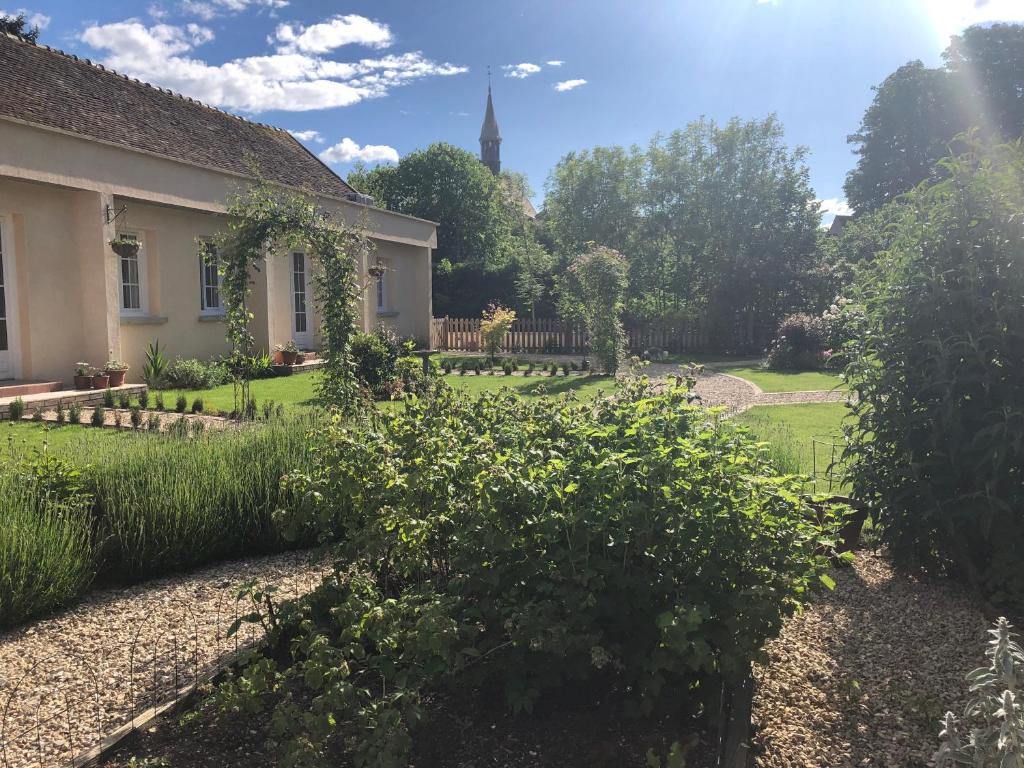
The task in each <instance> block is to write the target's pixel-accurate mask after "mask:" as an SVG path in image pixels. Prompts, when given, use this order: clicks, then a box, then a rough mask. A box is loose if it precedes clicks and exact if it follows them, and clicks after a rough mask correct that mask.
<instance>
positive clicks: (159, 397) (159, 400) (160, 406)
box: [154, 392, 167, 411]
mask: <svg viewBox="0 0 1024 768" xmlns="http://www.w3.org/2000/svg"><path fill="white" fill-rule="evenodd" d="M154 406H155V407H156V409H157V410H158V411H164V410H167V408H166V406H165V405H164V393H163V392H157V393H156V400H155V402H154Z"/></svg>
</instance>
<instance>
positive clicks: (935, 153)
mask: <svg viewBox="0 0 1024 768" xmlns="http://www.w3.org/2000/svg"><path fill="white" fill-rule="evenodd" d="M954 85H955V84H954V81H953V80H952V78H951V77H950V76H949V73H948V72H946V71H945V70H941V69H929V68H928V67H925V66H924V64H922V63H921V62H920V61H912V62H910V63H908V64H904V65H903V66H902V67H900V68H899V69H897V70H896V71H895V72H893V73H892V74H891V75H889V76H888V77H887V78H886V79H885V80H884V81H883V82H882V84H881V85H880V86H877V87H876V88H875V89H874V91H875V97H874V99H873V100H872V102H871V106H869V107H868V109H867V112H865V113H864V118H863V120H862V121H861V126H860V129H859V130H858V131H857V132H856V133H854V134H851V135H850V136H849V137H848V138H847V141H848V142H849V143H851V144H856V145H858V146H857V148H856V149H855V150H854V151H855V152H856V153H857V155H859V159H858V160H857V166H856V167H855V168H854V169H853V170H852V171H850V173H849V174H848V175H847V177H846V183H845V185H844V186H843V189H844V191H845V192H846V200H847V202H849V204H850V205H851V206H853V208H854V209H855V210H857V211H869V210H874V209H877V208H880V207H881V206H883V205H885V203H887V202H889V201H891V200H894V199H895V198H896V197H897V196H898V195H901V194H903V193H904V192H907V191H908V190H910V189H913V188H914V187H915V186H917V185H918V184H920V183H921V182H922V181H924V180H925V179H927V178H928V177H929V176H930V175H931V173H932V170H933V169H934V168H935V164H936V162H937V161H938V160H939V158H941V157H945V156H946V155H947V154H948V153H949V143H950V141H951V140H952V139H953V137H954V136H956V135H957V134H958V133H960V132H961V131H962V130H964V128H966V127H967V126H966V123H965V122H964V120H963V116H962V115H960V114H959V113H958V112H957V111H956V110H955V109H953V104H954V103H955V99H954V94H953V90H954Z"/></svg>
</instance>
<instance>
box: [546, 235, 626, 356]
mask: <svg viewBox="0 0 1024 768" xmlns="http://www.w3.org/2000/svg"><path fill="white" fill-rule="evenodd" d="M627 272H628V264H627V262H626V259H625V257H624V256H623V255H622V254H621V253H619V252H618V251H615V250H612V249H611V248H606V247H604V246H601V245H597V244H595V243H590V244H589V247H588V248H587V250H586V251H585V252H584V253H581V254H579V255H577V256H575V257H574V258H573V260H572V262H571V263H570V265H569V269H568V272H567V274H566V277H565V286H564V287H565V290H564V297H563V300H562V305H563V306H562V307H561V312H562V314H563V315H564V316H565V317H568V318H580V319H582V320H583V322H584V324H585V325H586V329H587V333H588V334H589V335H590V350H591V352H593V354H594V357H596V358H597V359H598V361H599V362H600V363H601V366H602V367H603V368H604V372H605V373H608V374H612V375H614V374H615V373H616V372H617V371H618V370H619V367H620V366H621V365H622V362H623V360H624V359H625V354H626V331H625V329H624V328H623V326H622V311H623V309H624V300H625V294H626V284H627Z"/></svg>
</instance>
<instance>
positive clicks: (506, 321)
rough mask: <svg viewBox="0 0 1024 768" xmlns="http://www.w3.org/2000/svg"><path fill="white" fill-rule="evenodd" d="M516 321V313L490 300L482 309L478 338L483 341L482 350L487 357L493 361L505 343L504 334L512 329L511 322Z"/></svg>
mask: <svg viewBox="0 0 1024 768" xmlns="http://www.w3.org/2000/svg"><path fill="white" fill-rule="evenodd" d="M515 321H516V313H515V312H514V311H513V310H511V309H508V308H507V307H503V306H501V304H499V303H498V302H496V301H492V302H491V303H490V304H488V305H487V309H485V310H484V314H483V319H482V320H481V321H480V338H481V339H482V341H483V345H484V352H485V353H486V354H487V359H488V360H490V361H491V362H494V360H495V358H496V357H497V356H498V352H500V351H501V345H502V344H504V343H505V336H506V335H507V334H508V332H509V331H511V330H512V324H513V323H515Z"/></svg>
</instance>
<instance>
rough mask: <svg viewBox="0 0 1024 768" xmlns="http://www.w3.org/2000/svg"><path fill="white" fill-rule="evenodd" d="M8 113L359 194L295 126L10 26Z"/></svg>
mask: <svg viewBox="0 0 1024 768" xmlns="http://www.w3.org/2000/svg"><path fill="white" fill-rule="evenodd" d="M0 116H6V117H11V118H14V119H17V120H24V121H26V122H29V123H35V124H37V125H43V126H47V127H50V128H57V129H60V130H62V131H68V132H69V133H74V134H78V135H79V136H84V137H88V138H93V139H101V140H103V141H107V142H111V143H114V144H120V145H123V146H125V147H130V148H132V149H138V150H143V151H147V152H154V153H156V154H159V155H163V156H165V157H170V158H173V159H175V160H181V161H184V162H186V163H193V164H198V165H205V166H209V167H213V168H217V169H220V170H224V171H229V172H232V173H239V174H243V175H246V176H248V175H250V173H249V167H248V165H247V158H248V157H252V158H253V159H255V160H256V162H257V165H258V167H259V169H260V171H261V172H262V174H263V175H264V176H265V177H266V178H267V179H268V180H270V181H274V182H278V183H280V184H286V185H289V186H293V187H301V188H304V189H307V190H309V191H311V192H317V193H321V194H327V195H333V196H336V197H350V196H352V195H353V194H354V190H353V189H352V187H350V186H349V185H348V184H346V183H345V182H344V181H343V180H342V179H341V178H340V177H339V176H337V175H336V174H335V173H334V172H333V171H331V169H330V168H328V167H327V166H326V165H324V164H323V163H322V162H320V160H318V159H317V158H316V156H315V155H313V154H312V153H311V152H309V151H308V150H307V149H306V148H305V147H303V146H302V145H301V144H300V143H299V142H298V140H296V139H295V137H294V136H292V135H291V134H290V133H288V132H287V131H283V130H281V129H279V128H272V127H271V126H268V125H262V124H260V123H254V122H250V121H248V120H244V119H242V118H240V117H236V116H234V115H231V114H228V113H227V112H222V111H220V110H218V109H214V108H213V107H208V106H206V105H205V104H201V103H200V102H198V101H195V100H194V99H190V98H186V97H184V96H180V95H178V94H176V93H173V92H171V91H169V90H165V89H162V88H158V87H156V86H152V85H150V84H148V83H143V82H140V81H138V80H133V79H131V78H129V77H127V76H125V75H120V74H118V73H116V72H114V71H112V70H110V69H106V68H104V67H103V66H101V65H99V64H94V63H92V62H90V61H88V60H86V59H80V58H79V57H77V56H72V55H69V54H65V53H62V52H61V51H58V50H55V49H52V48H49V47H47V46H45V45H34V44H32V43H28V42H25V41H23V40H21V39H20V38H16V37H12V36H10V35H6V34H3V33H0Z"/></svg>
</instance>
